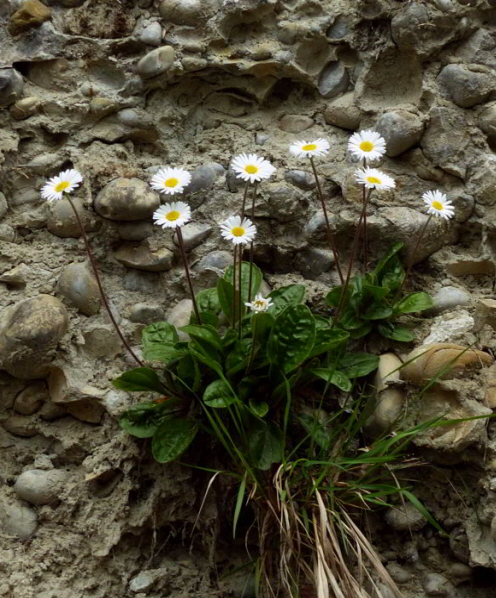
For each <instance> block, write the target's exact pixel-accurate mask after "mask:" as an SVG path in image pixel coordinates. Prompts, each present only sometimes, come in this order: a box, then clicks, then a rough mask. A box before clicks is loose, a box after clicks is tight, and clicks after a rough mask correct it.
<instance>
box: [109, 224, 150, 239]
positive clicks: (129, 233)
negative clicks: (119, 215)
mask: <svg viewBox="0 0 496 598" xmlns="http://www.w3.org/2000/svg"><path fill="white" fill-rule="evenodd" d="M117 232H118V234H119V237H120V238H121V239H123V240H124V241H143V240H144V239H147V238H148V237H151V236H152V235H153V224H152V222H150V221H148V220H141V221H134V222H119V223H118V224H117Z"/></svg>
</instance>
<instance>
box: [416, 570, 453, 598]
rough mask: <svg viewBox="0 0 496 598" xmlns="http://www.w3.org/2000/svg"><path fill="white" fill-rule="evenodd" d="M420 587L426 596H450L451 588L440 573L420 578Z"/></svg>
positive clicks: (428, 574) (451, 593)
mask: <svg viewBox="0 0 496 598" xmlns="http://www.w3.org/2000/svg"><path fill="white" fill-rule="evenodd" d="M422 587H423V588H424V591H425V593H426V594H427V596H448V595H449V596H452V595H453V586H452V585H451V583H450V582H449V581H448V580H447V579H446V577H444V575H441V574H440V573H427V575H424V577H423V578H422Z"/></svg>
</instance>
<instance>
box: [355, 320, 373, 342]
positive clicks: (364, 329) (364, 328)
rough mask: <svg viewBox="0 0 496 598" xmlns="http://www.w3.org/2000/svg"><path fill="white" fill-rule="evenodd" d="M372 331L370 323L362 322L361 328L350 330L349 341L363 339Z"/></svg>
mask: <svg viewBox="0 0 496 598" xmlns="http://www.w3.org/2000/svg"><path fill="white" fill-rule="evenodd" d="M371 330H372V323H371V322H362V325H361V326H358V328H354V329H353V330H350V339H351V340H356V339H358V338H363V337H364V336H367V334H368V333H369V332H370V331H371Z"/></svg>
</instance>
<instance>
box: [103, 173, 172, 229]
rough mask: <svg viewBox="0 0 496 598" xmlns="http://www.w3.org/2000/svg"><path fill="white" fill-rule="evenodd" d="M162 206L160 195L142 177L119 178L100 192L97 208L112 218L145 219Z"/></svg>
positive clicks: (105, 216)
mask: <svg viewBox="0 0 496 598" xmlns="http://www.w3.org/2000/svg"><path fill="white" fill-rule="evenodd" d="M159 206H160V197H159V195H158V194H157V193H155V192H154V191H153V190H152V189H151V188H150V186H149V185H148V184H147V183H145V181H142V180H141V179H136V178H133V179H125V178H118V179H114V180H113V181H111V182H110V183H109V184H108V185H107V186H106V187H104V188H103V189H102V190H101V191H100V193H99V194H98V196H97V198H96V200H95V210H96V211H97V212H98V214H100V216H103V217H104V218H109V219H110V220H124V221H132V220H144V219H145V218H150V217H151V216H152V214H153V212H154V211H155V210H156V209H157V208H158V207H159Z"/></svg>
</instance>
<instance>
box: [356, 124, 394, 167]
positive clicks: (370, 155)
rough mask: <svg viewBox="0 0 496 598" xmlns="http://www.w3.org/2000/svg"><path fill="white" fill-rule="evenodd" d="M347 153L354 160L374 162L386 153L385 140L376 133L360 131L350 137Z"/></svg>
mask: <svg viewBox="0 0 496 598" xmlns="http://www.w3.org/2000/svg"><path fill="white" fill-rule="evenodd" d="M348 151H349V152H350V153H351V154H352V155H353V156H354V157H355V158H358V159H360V160H362V159H365V160H366V162H367V163H370V162H374V161H376V160H379V159H380V158H382V156H383V155H384V154H385V153H386V140H385V139H384V137H381V135H380V134H379V133H377V131H360V132H359V133H354V134H353V135H352V136H351V137H350V139H349V141H348Z"/></svg>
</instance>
